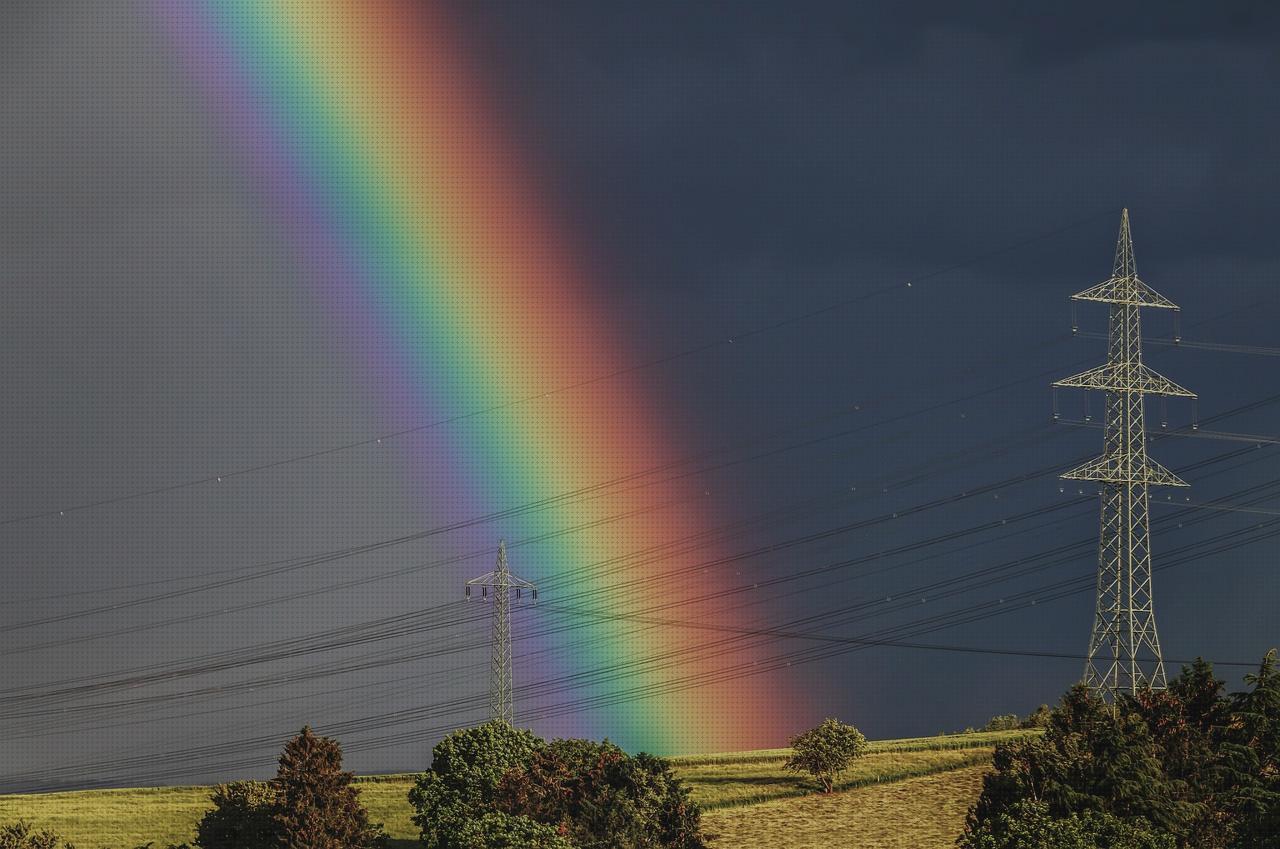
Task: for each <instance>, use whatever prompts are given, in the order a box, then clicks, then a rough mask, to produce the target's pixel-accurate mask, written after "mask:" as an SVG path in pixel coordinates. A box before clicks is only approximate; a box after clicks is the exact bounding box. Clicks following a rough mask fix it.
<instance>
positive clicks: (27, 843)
mask: <svg viewBox="0 0 1280 849" xmlns="http://www.w3.org/2000/svg"><path fill="white" fill-rule="evenodd" d="M64 847H65V849H75V847H74V846H72V845H71V844H69V843H63V842H62V838H60V837H58V835H56V834H54V833H53V832H52V831H44V830H40V831H36V830H35V827H34V826H33V825H31V823H29V822H26V821H25V820H18V821H17V822H15V823H11V824H9V825H0V849H64Z"/></svg>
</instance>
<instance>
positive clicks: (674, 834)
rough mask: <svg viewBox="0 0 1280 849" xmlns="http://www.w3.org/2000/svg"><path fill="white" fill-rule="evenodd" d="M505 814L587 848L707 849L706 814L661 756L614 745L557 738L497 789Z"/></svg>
mask: <svg viewBox="0 0 1280 849" xmlns="http://www.w3.org/2000/svg"><path fill="white" fill-rule="evenodd" d="M497 803H498V807H499V809H500V810H503V811H505V812H507V813H509V814H511V815H513V816H524V817H528V818H530V819H532V820H535V821H537V822H540V823H543V824H545V825H548V826H555V827H556V828H557V829H558V830H559V831H560V832H561V833H563V834H564V835H566V836H567V837H568V838H569V839H570V840H571V841H572V842H573V845H574V846H577V847H581V849H653V848H656V847H664V849H703V847H705V845H706V843H705V839H704V837H703V835H702V827H701V818H702V813H701V811H700V810H699V809H698V807H697V805H695V804H694V803H693V802H692V801H691V800H690V799H689V791H688V789H687V788H686V787H685V786H684V784H683V782H681V781H680V780H679V779H678V778H676V777H675V775H674V773H672V771H671V768H670V765H669V764H668V763H667V762H666V761H664V760H663V759H661V758H656V757H653V756H652V755H647V754H643V753H641V754H638V755H635V756H631V755H628V754H627V753H626V752H624V751H623V750H622V749H620V748H618V747H617V746H616V745H614V744H613V743H610V742H609V741H607V740H606V741H604V742H603V743H596V742H593V741H590V740H556V741H554V742H552V743H549V744H547V745H546V746H544V747H543V748H541V749H540V750H539V751H537V752H535V753H534V754H533V756H532V758H531V759H530V760H529V762H528V764H526V765H524V766H522V767H517V768H516V769H513V770H511V771H509V772H508V773H507V774H506V776H504V777H503V779H502V781H501V783H500V784H499V786H498V792H497Z"/></svg>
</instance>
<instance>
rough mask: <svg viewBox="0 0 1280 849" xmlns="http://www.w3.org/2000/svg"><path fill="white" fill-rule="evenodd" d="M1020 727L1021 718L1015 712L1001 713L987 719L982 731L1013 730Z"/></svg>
mask: <svg viewBox="0 0 1280 849" xmlns="http://www.w3.org/2000/svg"><path fill="white" fill-rule="evenodd" d="M1021 727H1022V720H1021V719H1019V718H1018V715H1017V714H1016V713H1002V714H1000V715H999V716H993V717H991V719H989V720H987V724H986V726H985V727H983V729H982V730H983V731H1014V730H1016V729H1018V728H1021Z"/></svg>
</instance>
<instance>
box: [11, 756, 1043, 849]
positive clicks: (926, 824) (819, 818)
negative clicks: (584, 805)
mask: <svg viewBox="0 0 1280 849" xmlns="http://www.w3.org/2000/svg"><path fill="white" fill-rule="evenodd" d="M1025 733H1026V732H991V733H978V734H962V735H951V736H946V737H922V738H912V739H906V740H880V741H876V742H874V743H872V744H871V750H870V752H869V753H868V754H867V755H866V756H865V757H863V758H861V759H859V760H858V761H857V763H856V764H855V766H854V767H853V768H852V769H851V770H849V772H848V773H846V774H845V776H844V777H843V780H842V781H841V783H840V784H839V789H840V792H838V793H835V794H833V795H832V796H818V795H815V794H814V793H813V790H812V788H811V787H809V786H807V785H806V784H805V783H804V782H802V781H801V780H800V779H799V777H798V776H796V775H795V774H794V773H789V772H786V771H785V770H784V769H783V768H782V765H783V763H784V761H785V760H786V757H787V754H788V750H786V749H769V750H762V751H755V752H729V753H724V754H715V755H695V756H689V757H679V758H673V759H672V761H673V762H674V764H675V767H676V771H677V772H678V773H679V775H680V776H681V777H682V778H684V779H685V781H687V782H688V783H689V785H690V787H691V788H692V791H693V797H694V799H696V800H697V801H698V803H699V804H700V805H702V807H703V809H704V810H705V811H706V826H707V831H708V832H709V833H711V834H717V835H720V839H719V840H718V841H716V844H715V845H717V846H719V847H722V849H826V847H837V846H838V847H841V849H846V848H850V849H856V848H857V847H868V849H872V847H874V849H916V848H917V847H919V849H928V847H935V846H936V847H939V849H942V847H950V846H952V845H953V843H954V841H955V838H956V835H958V834H959V831H960V828H961V827H962V826H963V824H964V815H965V813H966V812H967V811H968V809H969V806H970V805H971V804H973V801H974V800H975V799H976V798H977V794H978V790H979V789H980V787H981V776H982V774H983V773H984V772H985V771H986V769H987V767H988V765H989V764H990V762H991V753H992V751H993V746H994V744H995V743H996V742H997V741H1000V740H1008V739H1012V738H1015V737H1018V736H1020V735H1024V734H1025ZM412 785H413V777H412V776H410V775H395V776H377V777H369V778H365V779H362V780H360V784H359V787H360V796H361V799H362V800H363V801H364V803H365V806H366V807H368V809H369V814H370V817H371V819H373V820H374V821H375V822H382V823H383V824H384V825H385V826H386V829H387V832H388V833H389V834H390V835H391V837H392V838H393V841H392V847H394V849H406V847H409V846H416V845H418V844H417V836H418V832H417V829H416V828H415V827H414V825H413V823H412V821H411V820H410V817H411V815H412V811H411V809H410V807H409V803H408V792H409V788H410V787H411V786H412ZM208 807H209V788H207V787H159V788H136V789H126V790H85V791H74V792H65V793H48V794H38V795H11V796H0V823H5V822H11V821H13V820H17V819H25V820H27V821H29V822H31V823H33V824H34V825H35V826H36V827H38V828H48V829H51V830H53V831H56V832H58V833H59V834H61V835H62V836H63V837H65V838H66V839H67V840H69V841H71V842H72V843H74V844H75V845H76V847H77V849H133V847H135V846H138V845H141V844H145V843H148V842H154V843H156V844H157V845H160V846H163V845H164V844H166V843H182V842H185V841H190V840H191V839H192V837H193V835H194V834H195V824H196V822H198V821H199V819H200V817H201V816H202V815H203V813H204V811H205V810H207V809H208Z"/></svg>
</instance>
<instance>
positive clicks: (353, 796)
mask: <svg viewBox="0 0 1280 849" xmlns="http://www.w3.org/2000/svg"><path fill="white" fill-rule="evenodd" d="M353 778H354V776H353V775H352V774H351V773H349V772H344V771H343V769H342V749H341V747H339V745H338V742H337V741H336V740H333V739H330V738H328V737H317V736H316V735H315V733H314V732H312V730H311V728H310V726H308V727H306V728H303V729H302V733H300V734H299V735H298V736H297V737H294V738H293V739H292V740H290V741H289V742H288V743H287V744H285V747H284V752H283V753H281V755H280V768H279V770H278V771H277V773H276V777H275V779H274V780H273V781H272V782H271V785H272V789H273V790H274V792H275V805H274V817H273V819H274V823H275V828H276V833H277V835H278V840H279V846H280V847H281V849H371V847H379V846H382V845H383V844H384V843H385V837H384V836H383V834H382V830H381V828H380V827H379V826H373V825H370V823H369V815H368V813H367V812H366V811H365V809H364V806H363V805H361V804H360V798H359V794H358V792H357V790H356V788H355V787H354V786H353V785H352V779H353Z"/></svg>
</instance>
